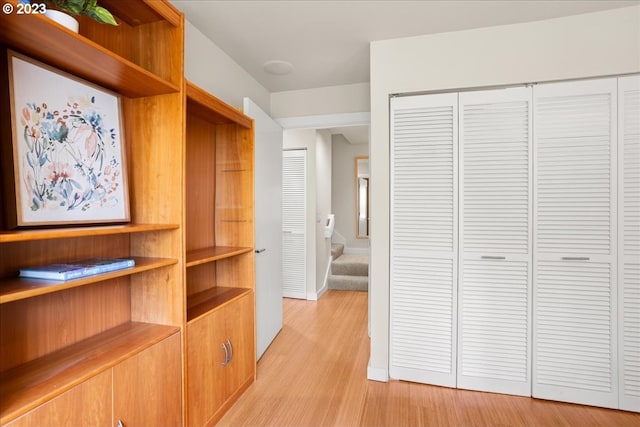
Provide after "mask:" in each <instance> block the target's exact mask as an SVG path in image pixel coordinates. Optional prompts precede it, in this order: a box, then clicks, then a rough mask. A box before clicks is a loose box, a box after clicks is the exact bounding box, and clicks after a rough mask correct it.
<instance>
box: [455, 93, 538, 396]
mask: <svg viewBox="0 0 640 427" xmlns="http://www.w3.org/2000/svg"><path fill="white" fill-rule="evenodd" d="M459 97H460V193H461V195H460V197H461V204H460V218H461V221H460V251H461V254H460V267H459V276H460V277H459V296H458V317H459V318H458V329H459V330H458V387H461V388H469V389H474V390H483V391H493V392H500V393H510V394H519V395H525V396H530V395H531V375H530V372H531V367H530V365H531V362H530V354H531V350H530V348H531V340H530V336H531V335H530V328H531V325H530V306H531V286H530V283H531V279H530V276H531V272H530V268H529V262H530V252H531V236H530V234H531V200H530V199H531V180H530V174H531V172H530V170H531V167H530V164H531V155H530V152H531V148H530V145H531V111H530V110H531V108H530V105H531V89H530V88H526V87H520V88H509V89H499V90H490V91H478V92H465V93H461V94H460V95H459ZM487 257H489V258H488V259H487ZM491 257H499V258H503V259H498V260H496V259H491Z"/></svg>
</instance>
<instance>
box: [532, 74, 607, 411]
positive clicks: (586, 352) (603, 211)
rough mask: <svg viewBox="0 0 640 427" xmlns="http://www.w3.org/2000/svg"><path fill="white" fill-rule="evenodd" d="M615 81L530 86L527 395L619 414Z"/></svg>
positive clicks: (600, 80)
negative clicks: (529, 370) (530, 298)
mask: <svg viewBox="0 0 640 427" xmlns="http://www.w3.org/2000/svg"><path fill="white" fill-rule="evenodd" d="M616 102H617V81H616V79H599V80H591V81H579V82H565V83H554V84H545V85H538V86H536V87H535V88H534V108H535V110H534V118H535V120H534V123H535V129H534V147H535V149H534V152H535V158H534V165H535V171H534V194H535V196H534V199H535V202H534V224H535V225H534V237H535V238H534V258H533V259H534V271H533V283H534V301H533V307H534V316H533V395H534V396H535V397H541V398H545V399H553V400H561V401H569V402H575V403H583V404H592V405H597V406H606V407H612V408H615V407H618V362H617V359H618V331H617V327H618V317H617V316H618V312H617V305H618V304H617V298H618V293H617V285H616V283H617V279H616V275H617V273H616V272H617V268H616V264H617V256H616V254H617V241H616V233H617V212H616V200H617V161H616V160H617V148H616V147H617V144H616V139H617V116H616V113H617V108H616Z"/></svg>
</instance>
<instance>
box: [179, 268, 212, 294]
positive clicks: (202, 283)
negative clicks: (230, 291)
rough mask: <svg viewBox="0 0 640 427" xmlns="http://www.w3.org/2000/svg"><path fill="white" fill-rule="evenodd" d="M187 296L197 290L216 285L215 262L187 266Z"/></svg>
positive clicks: (200, 290)
mask: <svg viewBox="0 0 640 427" xmlns="http://www.w3.org/2000/svg"><path fill="white" fill-rule="evenodd" d="M186 281H187V298H188V297H189V296H191V295H193V294H196V293H198V292H202V291H205V290H207V289H210V288H212V287H215V286H217V281H216V263H206V264H200V265H197V266H195V267H189V268H188V269H187V274H186Z"/></svg>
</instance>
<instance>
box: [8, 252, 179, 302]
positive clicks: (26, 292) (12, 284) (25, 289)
mask: <svg viewBox="0 0 640 427" xmlns="http://www.w3.org/2000/svg"><path fill="white" fill-rule="evenodd" d="M132 258H133V259H135V261H136V265H135V267H131V268H125V269H123V270H116V271H111V272H108V273H103V274H96V275H95V276H87V277H83V278H81V279H77V280H68V281H64V282H62V281H56V280H42V279H26V278H20V277H12V278H9V279H4V280H1V281H0V304H5V303H8V302H12V301H18V300H21V299H25V298H32V297H36V296H39V295H45V294H50V293H53V292H59V291H62V290H65V289H71V288H77V287H79V286H86V285H90V284H92V283H96V282H101V281H103V280H108V279H113V278H116V277H122V276H129V275H131V274H135V273H141V272H143V271H147V270H153V269H155V268H160V267H165V266H168V265H173V264H176V263H177V262H178V260H176V259H172V258H147V257H144V258H143V257H132Z"/></svg>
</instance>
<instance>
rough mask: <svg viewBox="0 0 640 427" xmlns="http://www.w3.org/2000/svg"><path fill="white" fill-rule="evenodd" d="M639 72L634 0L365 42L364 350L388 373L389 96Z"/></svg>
mask: <svg viewBox="0 0 640 427" xmlns="http://www.w3.org/2000/svg"><path fill="white" fill-rule="evenodd" d="M635 72H640V6H633V7H629V8H621V9H613V10H610V11H605V12H598V13H591V14H584V15H577V16H572V17H566V18H558V19H552V20H546V21H538V22H532V23H525V24H517V25H505V26H499V27H491V28H483V29H476V30H468V31H460V32H452V33H443V34H435V35H429V36H421V37H411V38H404V39H395V40H385V41H380V42H373V43H372V44H371V153H370V167H371V173H372V175H371V181H372V185H373V186H375V191H373V192H372V193H371V211H372V212H371V263H370V265H371V267H370V268H371V270H370V277H371V281H370V288H369V292H370V297H371V316H370V319H371V352H370V354H371V356H370V360H369V368H368V377H369V378H370V379H377V380H386V379H388V365H389V358H388V355H389V347H388V343H389V324H388V319H389V149H390V145H389V108H388V107H389V95H390V94H394V93H406V92H418V91H440V90H453V89H458V88H475V87H483V86H492V85H504V84H520V83H527V82H542V81H551V80H562V79H572V78H582V77H595V76H605V75H615V74H624V73H635Z"/></svg>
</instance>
